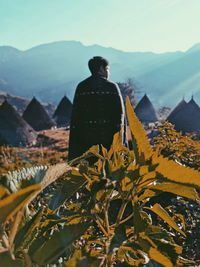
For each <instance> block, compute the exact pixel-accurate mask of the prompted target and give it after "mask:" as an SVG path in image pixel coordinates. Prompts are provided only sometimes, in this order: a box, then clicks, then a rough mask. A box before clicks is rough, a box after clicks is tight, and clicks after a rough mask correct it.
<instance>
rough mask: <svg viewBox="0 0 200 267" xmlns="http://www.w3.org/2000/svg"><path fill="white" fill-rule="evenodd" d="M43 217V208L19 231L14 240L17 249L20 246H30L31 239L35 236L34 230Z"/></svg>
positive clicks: (25, 247)
mask: <svg viewBox="0 0 200 267" xmlns="http://www.w3.org/2000/svg"><path fill="white" fill-rule="evenodd" d="M41 218H42V210H40V211H38V212H37V213H36V214H35V215H34V216H33V218H32V219H31V220H30V221H28V222H27V223H26V224H25V225H24V226H23V227H22V228H21V229H20V230H19V231H18V233H17V235H16V236H15V240H14V244H15V249H16V250H19V249H20V248H24V249H27V248H28V247H29V246H30V244H31V241H32V240H33V238H34V236H33V235H34V230H35V228H36V227H38V223H39V222H40V220H41Z"/></svg>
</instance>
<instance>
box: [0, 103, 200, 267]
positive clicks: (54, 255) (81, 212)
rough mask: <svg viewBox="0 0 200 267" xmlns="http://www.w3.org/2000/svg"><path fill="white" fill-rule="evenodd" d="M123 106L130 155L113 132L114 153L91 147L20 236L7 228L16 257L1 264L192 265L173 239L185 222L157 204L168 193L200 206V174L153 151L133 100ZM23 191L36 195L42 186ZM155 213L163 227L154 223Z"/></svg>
mask: <svg viewBox="0 0 200 267" xmlns="http://www.w3.org/2000/svg"><path fill="white" fill-rule="evenodd" d="M126 109H127V116H128V120H129V126H130V129H131V133H132V142H133V151H130V150H128V149H127V148H126V147H124V146H122V144H121V142H120V134H116V135H115V136H114V140H113V144H112V147H111V149H110V150H109V151H107V150H106V149H105V148H103V147H100V148H99V147H98V146H94V147H92V148H91V149H90V150H89V151H87V152H86V153H85V154H84V155H82V156H81V157H80V158H77V159H75V160H74V161H72V162H71V163H70V165H71V169H70V170H69V169H68V171H67V172H66V174H65V176H64V178H63V179H62V185H61V186H60V187H59V188H58V189H57V190H55V192H54V193H53V195H52V197H51V198H50V199H49V200H48V206H45V205H44V208H43V210H38V211H37V212H35V215H34V216H32V218H31V220H28V221H27V222H25V223H24V224H22V225H21V228H20V229H19V231H16V234H15V235H13V234H12V231H13V230H11V231H10V232H9V233H8V232H6V230H5V233H7V234H9V237H8V239H9V238H10V236H12V239H11V240H12V248H11V247H9V249H7V250H6V251H9V252H10V251H12V258H11V257H10V256H9V255H8V253H7V252H4V253H2V254H0V261H1V260H2V257H4V258H3V260H4V261H5V259H6V260H7V261H9V260H12V261H14V260H15V262H12V264H13V265H12V266H15V265H14V264H18V261H20V259H21V261H20V264H22V265H16V266H23V264H24V262H25V263H26V266H46V265H48V264H50V265H53V264H57V265H56V266H70V267H73V266H76V267H77V266H91V267H92V266H105V267H109V266H120V267H121V266H143V265H145V264H146V263H148V262H149V260H153V261H155V262H157V263H160V264H162V265H163V266H182V265H184V264H186V263H191V261H189V260H186V259H183V258H182V257H181V256H180V255H181V253H182V247H181V246H178V245H177V244H176V243H175V242H174V239H173V236H174V235H177V233H178V234H181V235H183V236H185V233H184V231H183V228H184V219H183V218H182V217H181V219H182V224H181V225H179V226H178V225H177V224H176V222H175V221H174V218H173V217H171V216H170V215H169V213H168V212H167V210H166V209H165V208H164V207H162V205H161V204H159V203H155V204H152V203H153V202H152V200H153V199H155V197H157V196H159V195H160V194H162V193H163V192H168V193H172V194H175V195H179V196H182V197H186V198H190V199H192V200H195V201H197V202H199V201H200V199H199V196H198V194H197V192H196V189H195V188H198V187H199V186H200V174H199V172H198V171H195V170H193V169H191V168H188V167H184V166H182V165H179V164H178V163H176V162H173V161H169V160H168V159H167V158H164V157H163V156H161V155H160V154H158V152H154V151H153V150H152V148H151V146H150V144H149V141H148V140H147V137H146V135H145V132H144V130H143V127H142V125H141V123H140V122H139V121H138V119H137V117H136V116H135V114H134V112H133V110H132V107H131V104H130V102H129V100H128V99H127V103H126ZM94 156H95V157H96V158H97V162H96V163H95V164H94V165H92V166H89V165H88V162H87V160H88V159H89V158H90V157H94ZM73 166H74V167H73ZM62 174H63V172H62ZM34 186H35V185H34ZM36 186H37V185H36ZM4 189H5V188H3V187H2V192H4V191H5V190H4ZM22 190H23V189H22ZM26 190H30V192H31V193H30V194H32V191H31V190H38V188H31V187H30V186H29V187H27V188H26ZM17 193H18V192H17ZM17 193H14V194H17ZM10 196H13V194H11V195H10ZM10 196H8V197H10ZM8 197H7V198H8ZM7 198H3V199H2V204H3V203H4V204H5V203H6V199H7ZM30 198H31V197H30ZM158 199H159V198H158ZM0 207H1V203H0ZM17 207H18V205H17ZM2 208H5V207H4V206H2ZM18 211H19V209H18ZM0 213H1V209H0ZM16 214H17V212H15V215H16ZM13 216H14V215H13V214H11V216H10V217H5V220H6V219H7V220H8V219H10V218H13ZM156 216H158V217H159V218H160V219H161V220H163V221H164V222H165V223H166V227H165V228H164V227H161V226H158V225H155V224H154V221H155V220H154V217H156ZM5 220H4V221H2V223H5ZM20 220H21V219H19V221H20ZM15 221H16V220H15ZM13 236H14V237H13ZM22 237H23V238H22ZM2 244H3V237H2ZM4 247H6V246H4ZM2 252H3V251H2ZM58 262H59V263H58ZM5 263H6V264H7V263H8V262H6V261H5ZM5 266H8V265H5Z"/></svg>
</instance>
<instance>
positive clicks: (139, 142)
mask: <svg viewBox="0 0 200 267" xmlns="http://www.w3.org/2000/svg"><path fill="white" fill-rule="evenodd" d="M126 112H127V117H128V122H129V127H130V130H131V133H132V137H133V143H134V146H136V147H135V148H134V151H135V154H137V153H138V156H139V158H142V157H144V160H148V159H150V157H151V156H152V153H153V152H152V148H151V145H150V143H149V141H148V139H147V136H146V134H145V131H144V128H143V126H142V123H141V122H140V121H139V120H138V118H137V116H136V114H135V112H134V111H133V108H132V106H131V102H130V100H129V98H128V97H127V98H126ZM136 157H137V155H136Z"/></svg>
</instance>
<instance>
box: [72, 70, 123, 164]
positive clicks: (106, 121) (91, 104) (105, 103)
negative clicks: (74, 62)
mask: <svg viewBox="0 0 200 267" xmlns="http://www.w3.org/2000/svg"><path fill="white" fill-rule="evenodd" d="M119 130H122V142H124V141H125V140H123V138H124V136H125V135H124V133H123V130H124V104H123V100H122V96H121V93H120V90H119V88H118V86H117V84H115V83H113V82H111V81H108V80H107V79H105V78H104V77H102V76H101V75H99V74H98V75H92V76H91V77H89V78H87V79H86V80H84V81H82V82H81V83H79V84H78V86H77V89H76V92H75V96H74V101H73V107H72V117H71V125H70V138H69V155H68V159H69V160H72V159H74V158H76V157H78V156H81V155H82V154H83V153H84V152H86V151H87V150H88V149H89V148H90V147H91V146H93V145H96V144H102V145H103V146H104V147H106V148H107V149H109V148H110V146H111V144H112V139H113V135H114V134H115V133H116V132H118V131H119Z"/></svg>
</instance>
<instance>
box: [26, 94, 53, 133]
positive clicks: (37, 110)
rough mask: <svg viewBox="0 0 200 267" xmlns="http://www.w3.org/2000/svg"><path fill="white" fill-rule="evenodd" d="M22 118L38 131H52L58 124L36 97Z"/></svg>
mask: <svg viewBox="0 0 200 267" xmlns="http://www.w3.org/2000/svg"><path fill="white" fill-rule="evenodd" d="M22 117H23V118H24V120H25V121H27V122H28V124H30V125H31V126H32V127H33V129H35V130H36V131H40V130H46V129H50V128H51V127H53V126H55V125H56V123H55V122H54V121H53V120H52V119H51V118H50V116H49V115H48V113H47V112H46V110H45V109H44V107H43V106H42V105H41V104H40V102H39V101H38V100H37V99H36V98H35V97H33V99H32V100H31V102H30V103H29V104H28V106H27V107H26V109H25V111H24V113H23V116H22Z"/></svg>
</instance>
